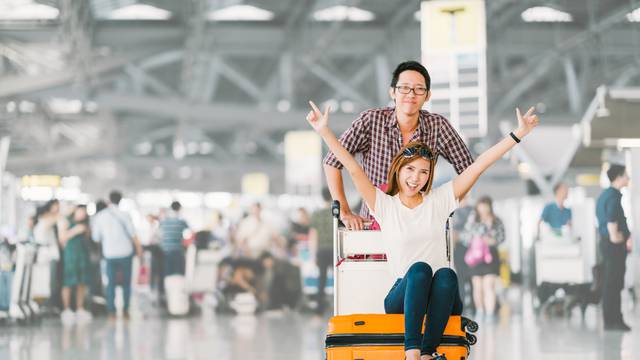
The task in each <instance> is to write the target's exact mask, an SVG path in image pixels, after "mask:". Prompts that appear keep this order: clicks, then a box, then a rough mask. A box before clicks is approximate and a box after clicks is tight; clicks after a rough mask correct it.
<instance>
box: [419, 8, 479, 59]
mask: <svg viewBox="0 0 640 360" xmlns="http://www.w3.org/2000/svg"><path fill="white" fill-rule="evenodd" d="M421 20H422V41H423V46H422V48H423V49H430V50H438V49H442V50H446V49H456V48H478V47H484V46H485V45H486V31H485V14H484V1H480V0H460V1H424V2H422V19H421Z"/></svg>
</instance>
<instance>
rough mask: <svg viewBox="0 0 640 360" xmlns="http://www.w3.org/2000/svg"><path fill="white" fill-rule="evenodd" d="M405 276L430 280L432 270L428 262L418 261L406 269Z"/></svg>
mask: <svg viewBox="0 0 640 360" xmlns="http://www.w3.org/2000/svg"><path fill="white" fill-rule="evenodd" d="M407 277H408V278H409V279H412V280H419V281H427V280H429V281H430V280H431V278H432V277H433V270H432V269H431V266H430V265H429V264H427V263H425V262H422V261H420V262H417V263H414V264H413V265H411V267H410V268H409V270H408V271H407Z"/></svg>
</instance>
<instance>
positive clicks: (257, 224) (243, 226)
mask: <svg viewBox="0 0 640 360" xmlns="http://www.w3.org/2000/svg"><path fill="white" fill-rule="evenodd" d="M275 234H276V231H275V230H274V228H272V227H271V225H269V223H267V222H266V221H265V219H263V218H260V219H258V218H256V217H255V216H253V215H249V216H248V217H247V218H245V219H244V220H242V222H240V224H239V225H238V232H237V237H238V239H239V240H240V241H241V242H245V241H246V245H247V247H248V250H249V254H248V255H249V256H251V257H254V258H257V257H258V256H260V254H261V253H262V252H264V251H269V250H271V242H272V240H273V238H274V237H275Z"/></svg>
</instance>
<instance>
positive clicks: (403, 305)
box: [384, 262, 462, 355]
mask: <svg viewBox="0 0 640 360" xmlns="http://www.w3.org/2000/svg"><path fill="white" fill-rule="evenodd" d="M384 310H385V312H386V313H387V314H404V349H405V350H410V349H420V353H421V354H422V355H425V354H428V355H431V354H433V353H434V352H435V351H436V347H437V346H438V345H439V344H440V339H441V338H442V334H443V333H444V328H445V327H446V325H447V322H448V321H449V316H451V315H460V314H462V301H461V300H460V293H459V292H458V278H457V277H456V273H455V272H454V271H453V270H451V269H449V268H442V269H439V270H438V271H436V273H435V274H433V270H431V266H429V265H428V264H426V263H424V262H417V263H415V264H413V265H411V267H410V268H409V270H408V271H407V274H406V275H405V276H404V278H402V279H398V280H397V281H396V282H395V284H393V287H391V290H389V294H387V297H386V298H385V299H384ZM425 314H426V316H427V322H426V327H425V335H424V337H423V336H422V323H423V320H424V317H425Z"/></svg>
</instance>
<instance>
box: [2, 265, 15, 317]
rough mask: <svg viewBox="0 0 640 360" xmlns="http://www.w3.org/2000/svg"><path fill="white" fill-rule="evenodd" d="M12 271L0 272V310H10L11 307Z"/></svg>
mask: <svg viewBox="0 0 640 360" xmlns="http://www.w3.org/2000/svg"><path fill="white" fill-rule="evenodd" d="M12 280H13V272H12V271H0V310H5V311H6V310H9V306H10V305H11V286H12V284H13V281H12Z"/></svg>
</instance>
